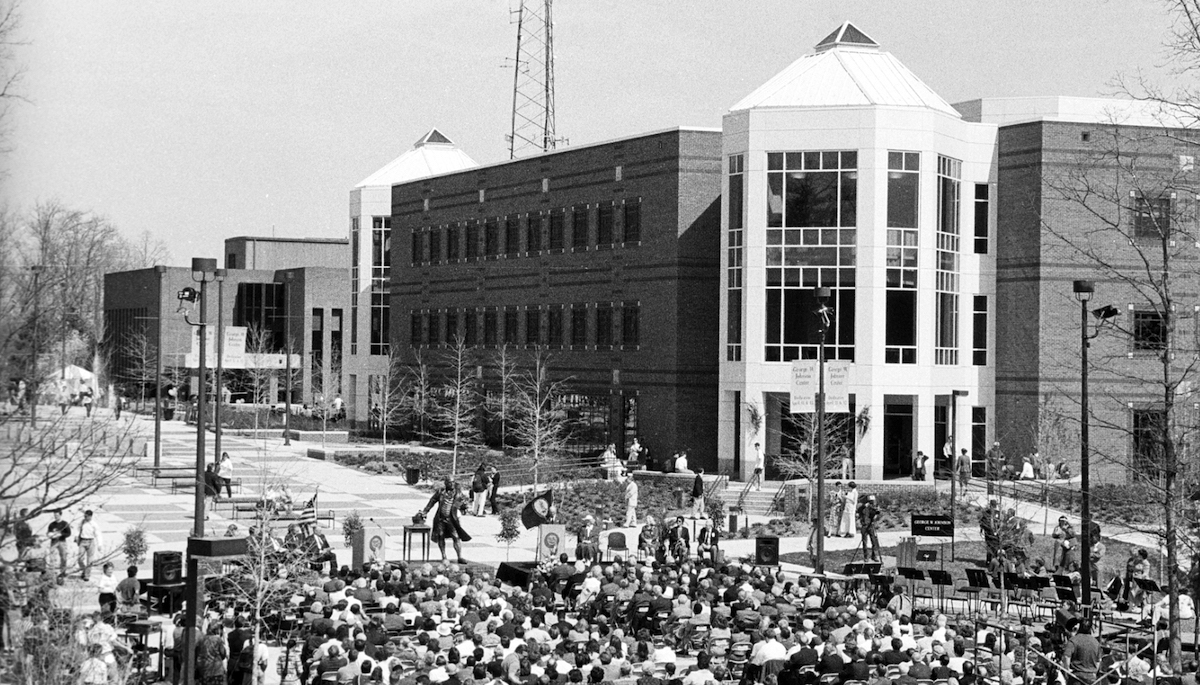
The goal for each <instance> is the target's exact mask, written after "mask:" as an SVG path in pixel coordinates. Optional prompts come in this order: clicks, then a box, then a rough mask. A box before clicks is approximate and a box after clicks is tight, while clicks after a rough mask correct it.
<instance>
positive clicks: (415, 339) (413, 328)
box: [408, 311, 425, 347]
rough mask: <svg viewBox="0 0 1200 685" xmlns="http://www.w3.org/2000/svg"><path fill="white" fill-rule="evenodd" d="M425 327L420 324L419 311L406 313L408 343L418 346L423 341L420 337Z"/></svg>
mask: <svg viewBox="0 0 1200 685" xmlns="http://www.w3.org/2000/svg"><path fill="white" fill-rule="evenodd" d="M424 332H425V327H424V326H423V325H422V321H421V312H417V311H413V312H409V314H408V344H410V345H412V346H413V347H419V346H420V345H421V344H422V343H424V342H425V340H424V338H423V337H422V336H423V335H424Z"/></svg>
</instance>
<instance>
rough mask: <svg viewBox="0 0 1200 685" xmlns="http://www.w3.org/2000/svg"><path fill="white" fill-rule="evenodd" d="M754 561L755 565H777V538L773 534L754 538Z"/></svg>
mask: <svg viewBox="0 0 1200 685" xmlns="http://www.w3.org/2000/svg"><path fill="white" fill-rule="evenodd" d="M754 563H755V565H757V566H778V565H779V538H777V537H774V536H769V537H767V536H764V537H759V538H755V539H754Z"/></svg>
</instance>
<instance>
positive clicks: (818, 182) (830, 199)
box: [767, 150, 858, 228]
mask: <svg viewBox="0 0 1200 685" xmlns="http://www.w3.org/2000/svg"><path fill="white" fill-rule="evenodd" d="M767 169H768V172H767V187H768V189H767V226H768V227H777V226H779V227H796V228H809V227H812V228H827V227H837V226H855V225H856V224H857V211H858V171H857V169H858V153H857V152H854V151H852V150H847V151H841V152H836V151H822V152H787V153H784V152H771V153H768V154H767Z"/></svg>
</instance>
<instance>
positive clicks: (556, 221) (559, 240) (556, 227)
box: [550, 209, 566, 250]
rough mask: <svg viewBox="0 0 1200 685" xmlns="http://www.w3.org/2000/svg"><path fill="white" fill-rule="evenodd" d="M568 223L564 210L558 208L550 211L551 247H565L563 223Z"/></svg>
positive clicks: (553, 248) (552, 248) (555, 248)
mask: <svg viewBox="0 0 1200 685" xmlns="http://www.w3.org/2000/svg"><path fill="white" fill-rule="evenodd" d="M565 223H566V214H565V212H564V210H561V209H556V210H554V211H552V212H550V249H551V250H561V249H563V224H565Z"/></svg>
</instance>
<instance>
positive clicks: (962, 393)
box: [935, 390, 971, 561]
mask: <svg viewBox="0 0 1200 685" xmlns="http://www.w3.org/2000/svg"><path fill="white" fill-rule="evenodd" d="M966 396H967V391H966V390H951V391H950V425H949V430H948V431H947V432H948V433H949V435H950V437H949V441H950V520H951V521H953V522H954V523H955V529H956V530H957V525H958V509H957V506H956V502H955V499H956V498H957V497H958V492H957V489H956V483H957V481H958V471H959V469H961V468H962V464H959V463H958V398H960V397H966ZM967 468H971V465H970V464H967ZM935 470H936V469H935ZM963 496H964V497H965V496H966V493H965V492H964V493H963ZM956 558H957V557H956V556H955V549H954V536H953V535H951V536H950V560H951V561H954V560H955V559H956Z"/></svg>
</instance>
